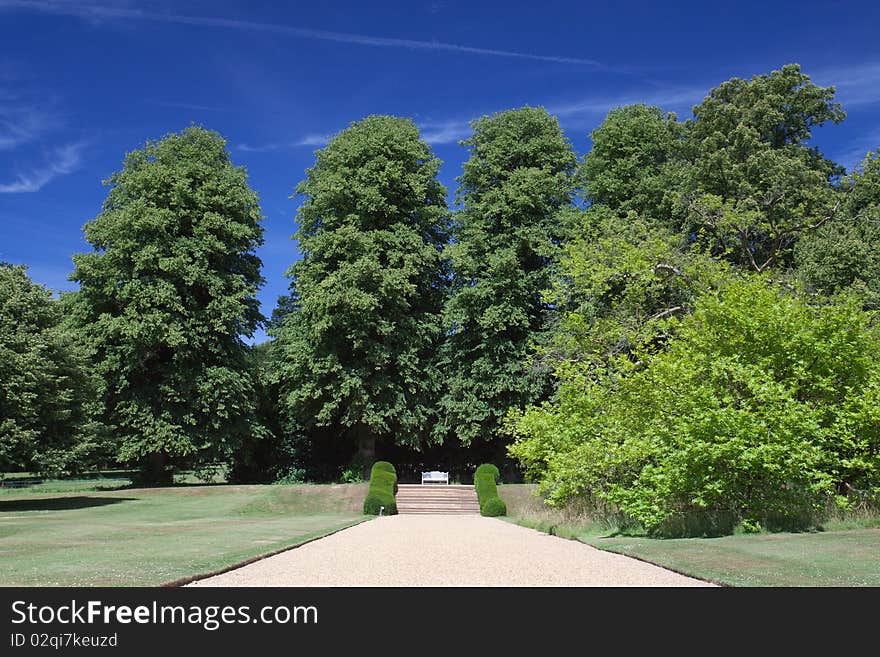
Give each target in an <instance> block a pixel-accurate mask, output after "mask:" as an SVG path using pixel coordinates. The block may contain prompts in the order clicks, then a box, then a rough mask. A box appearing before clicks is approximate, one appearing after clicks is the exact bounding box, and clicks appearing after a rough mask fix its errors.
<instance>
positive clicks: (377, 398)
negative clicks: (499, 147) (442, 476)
mask: <svg viewBox="0 0 880 657" xmlns="http://www.w3.org/2000/svg"><path fill="white" fill-rule="evenodd" d="M439 166H440V161H439V160H438V159H437V158H436V157H435V156H434V154H433V153H432V152H431V149H430V147H429V146H428V145H427V144H426V143H425V142H424V141H423V140H422V139H421V138H420V137H419V131H418V129H417V128H416V126H415V124H413V122H412V121H410V120H409V119H402V118H397V117H391V116H379V115H377V116H370V117H367V118H365V119H363V120H362V121H357V122H355V123H352V124H351V125H350V126H349V127H348V128H347V129H345V130H343V131H342V132H340V133H339V134H338V135H336V137H335V138H334V139H333V140H332V141H331V142H330V143H329V144H327V146H326V147H325V148H323V149H321V150H319V151H318V152H317V156H316V161H315V165H314V166H313V167H312V168H310V169H309V170H308V171H307V172H306V174H307V175H306V178H305V180H303V181H302V182H301V183H300V184H299V185H298V186H297V188H296V191H297V193H298V194H299V195H301V196H302V197H303V198H304V202H303V203H302V205H301V206H300V208H299V211H298V214H297V221H298V224H299V230H298V231H297V233H296V235H295V236H294V237H295V238H296V240H297V242H298V245H299V249H300V252H301V254H302V258H301V259H300V260H298V261H297V262H295V263H294V265H293V266H292V267H291V269H290V270H289V272H288V275H289V276H290V277H291V278H292V282H291V294H290V297H289V298H288V299H287V300H286V301H285V302H284V303H285V306H286V308H287V311H286V312H285V313H284V315H283V319H281V320H280V323H279V325H278V326H277V327H276V329H275V334H276V336H277V339H278V343H279V350H278V354H279V362H278V377H279V381H280V389H281V405H282V408H283V410H284V411H285V413H286V414H287V417H288V418H289V424H290V426H291V427H293V426H303V427H304V428H305V429H306V430H310V429H315V428H320V427H331V428H332V429H334V430H335V432H336V433H337V437H336V440H340V439H341V438H344V437H346V436H347V437H348V438H350V439H351V441H353V442H357V443H359V444H360V447H361V449H362V451H363V452H364V453H365V454H370V453H372V451H373V449H374V444H375V441H376V440H377V439H378V440H379V441H381V442H384V443H391V444H403V445H409V446H412V447H415V448H418V447H419V446H421V445H422V444H424V443H425V442H426V436H427V435H428V433H429V427H430V424H431V421H432V419H433V418H434V416H435V410H434V409H435V400H436V397H437V394H438V389H439V380H438V375H437V372H436V364H435V362H436V351H437V348H438V347H439V344H440V341H441V339H442V336H443V332H442V324H441V311H442V307H443V300H444V295H445V291H446V280H447V273H446V268H445V265H444V263H443V260H442V247H443V245H444V243H445V242H446V240H447V237H448V222H449V214H448V211H447V207H446V199H445V195H446V190H445V189H444V188H443V186H442V185H441V184H440V183H439V182H438V181H437V171H438V168H439Z"/></svg>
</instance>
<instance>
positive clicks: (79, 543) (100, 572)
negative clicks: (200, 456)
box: [0, 481, 366, 586]
mask: <svg viewBox="0 0 880 657" xmlns="http://www.w3.org/2000/svg"><path fill="white" fill-rule="evenodd" d="M102 483H105V484H108V485H107V486H106V487H107V488H110V487H112V484H110V482H102ZM46 486H48V487H51V486H52V483H51V482H47V484H46ZM58 486H59V487H61V488H65V487H67V488H68V490H70V489H71V488H73V489H74V492H65V493H54V494H53V493H46V492H45V490H43V491H38V490H31V491H22V490H18V489H9V490H3V492H2V494H0V585H2V586H71V585H72V586H153V585H159V584H163V583H167V582H171V581H174V580H177V579H180V578H184V577H189V576H193V575H197V574H203V573H208V572H212V571H215V570H218V569H221V568H224V567H227V566H229V565H232V564H234V563H238V562H240V561H243V560H246V559H249V558H252V557H255V556H258V555H261V554H266V553H269V552H273V551H276V550H279V549H283V548H286V547H291V546H294V545H298V544H300V543H302V542H304V541H307V540H309V539H312V538H316V537H319V536H322V535H324V534H327V533H330V532H333V531H336V530H338V529H342V528H344V527H347V526H350V525H352V524H356V523H358V522H360V521H362V520H363V519H364V516H363V515H362V514H361V505H362V503H363V498H364V495H365V494H366V485H365V484H338V485H325V486H317V485H315V486H310V485H298V486H278V485H269V486H231V485H230V486H225V485H224V486H183V487H174V488H158V489H133V488H131V489H119V490H95V488H96V486H97V487H98V488H100V487H101V483H98V484H97V485H96V483H95V482H94V481H92V482H91V484H88V483H87V482H80V483H74V484H70V483H66V484H63V485H62V484H58ZM44 488H45V487H44Z"/></svg>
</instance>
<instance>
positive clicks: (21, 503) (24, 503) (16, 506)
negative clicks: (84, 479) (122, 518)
mask: <svg viewBox="0 0 880 657" xmlns="http://www.w3.org/2000/svg"><path fill="white" fill-rule="evenodd" d="M136 499H137V498H136V497H86V496H85V495H76V496H73V497H44V498H40V499H33V500H27V499H25V500H21V499H19V500H0V513H2V512H4V511H72V510H73V509H87V508H89V507H92V506H107V505H108V504H119V503H120V502H133V501H134V500H136Z"/></svg>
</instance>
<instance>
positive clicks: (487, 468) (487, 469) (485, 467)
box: [474, 463, 501, 484]
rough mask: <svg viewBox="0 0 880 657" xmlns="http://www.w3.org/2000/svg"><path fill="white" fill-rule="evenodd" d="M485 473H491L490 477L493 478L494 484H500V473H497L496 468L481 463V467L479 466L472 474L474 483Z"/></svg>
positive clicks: (492, 464) (489, 464) (491, 464)
mask: <svg viewBox="0 0 880 657" xmlns="http://www.w3.org/2000/svg"><path fill="white" fill-rule="evenodd" d="M486 472H490V473H492V476H493V477H494V478H495V483H496V484H500V483H501V472H499V471H498V466H497V465H495V464H494V463H483V465H481V466H479V467H478V468H477V470H476V471H475V472H474V483H476V478H477V477H479V476H480V475H481V474H484V473H486Z"/></svg>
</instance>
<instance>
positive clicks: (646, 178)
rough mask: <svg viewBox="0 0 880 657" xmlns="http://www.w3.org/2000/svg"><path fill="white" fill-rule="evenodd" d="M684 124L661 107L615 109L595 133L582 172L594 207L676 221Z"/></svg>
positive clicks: (667, 222) (636, 106) (638, 106)
mask: <svg viewBox="0 0 880 657" xmlns="http://www.w3.org/2000/svg"><path fill="white" fill-rule="evenodd" d="M683 137H684V125H683V124H682V123H679V122H678V121H677V120H676V117H675V115H674V114H667V113H664V112H663V111H662V110H661V109H659V108H657V107H650V106H647V105H627V106H625V107H618V108H615V109H613V110H611V111H610V112H609V113H608V116H607V117H606V118H605V120H604V121H603V122H602V125H600V126H599V127H598V128H596V129H595V130H594V131H593V132H592V133H591V134H590V139H591V141H592V147H591V148H590V151H589V153H587V154H586V156H584V161H583V165H582V169H581V171H582V174H583V176H584V179H585V180H584V186H585V191H586V195H587V198H588V200H589V201H590V204H591V205H599V204H601V205H604V206H607V207H609V208H611V209H613V210H615V211H616V212H617V213H619V214H621V215H626V214H627V213H629V212H635V213H636V214H638V215H639V216H640V217H642V218H643V219H650V220H653V221H658V222H662V223H664V224H667V225H672V223H673V215H674V205H675V203H674V201H675V192H676V190H677V189H678V188H679V186H680V184H681V180H680V179H681V176H682V169H683V164H684V163H683V159H682V158H683Z"/></svg>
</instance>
